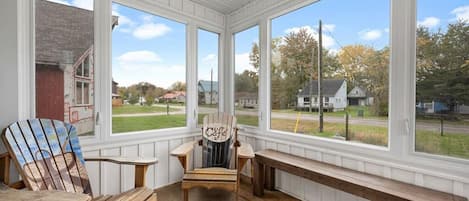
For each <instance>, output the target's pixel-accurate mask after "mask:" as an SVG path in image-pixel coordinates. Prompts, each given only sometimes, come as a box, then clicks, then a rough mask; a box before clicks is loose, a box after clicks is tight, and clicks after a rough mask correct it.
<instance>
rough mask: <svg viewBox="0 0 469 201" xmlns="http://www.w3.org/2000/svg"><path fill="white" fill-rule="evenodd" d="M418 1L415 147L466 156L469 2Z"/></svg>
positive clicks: (468, 134)
mask: <svg viewBox="0 0 469 201" xmlns="http://www.w3.org/2000/svg"><path fill="white" fill-rule="evenodd" d="M417 2H418V3H417V20H418V22H417V25H418V27H417V66H416V67H417V69H416V85H417V88H416V103H415V104H416V105H415V107H416V126H415V127H416V131H415V149H416V151H417V152H425V153H430V154H438V155H445V156H453V157H459V158H465V159H469V3H468V2H467V1H462V0H457V1H434V0H419V1H417Z"/></svg>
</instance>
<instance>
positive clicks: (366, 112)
mask: <svg viewBox="0 0 469 201" xmlns="http://www.w3.org/2000/svg"><path fill="white" fill-rule="evenodd" d="M359 110H363V115H364V116H363V117H364V118H381V119H387V117H381V116H376V115H374V114H373V113H371V112H370V109H369V107H366V106H348V107H347V108H346V109H345V110H344V111H337V112H324V116H330V117H344V116H345V113H346V112H348V114H349V115H350V117H352V118H354V117H358V111H359ZM272 112H282V113H295V114H296V113H298V112H299V111H296V110H294V109H283V110H277V109H274V110H272ZM301 113H302V114H310V115H318V112H307V111H301ZM360 118H362V117H360Z"/></svg>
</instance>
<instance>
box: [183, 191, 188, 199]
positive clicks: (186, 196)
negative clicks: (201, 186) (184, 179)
mask: <svg viewBox="0 0 469 201" xmlns="http://www.w3.org/2000/svg"><path fill="white" fill-rule="evenodd" d="M183 191H184V192H183V194H184V196H183V197H184V201H188V200H189V189H183Z"/></svg>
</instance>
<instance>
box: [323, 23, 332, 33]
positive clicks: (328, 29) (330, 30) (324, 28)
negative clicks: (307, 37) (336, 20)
mask: <svg viewBox="0 0 469 201" xmlns="http://www.w3.org/2000/svg"><path fill="white" fill-rule="evenodd" d="M322 29H323V30H324V31H329V32H334V30H335V24H324V25H323V26H322Z"/></svg>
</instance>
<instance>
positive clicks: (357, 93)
mask: <svg viewBox="0 0 469 201" xmlns="http://www.w3.org/2000/svg"><path fill="white" fill-rule="evenodd" d="M347 99H348V105H355V106H369V105H373V102H374V98H373V97H372V96H371V95H370V93H368V91H367V90H366V89H364V88H362V87H359V86H356V87H354V88H353V89H352V90H350V92H349V93H348V95H347Z"/></svg>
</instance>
